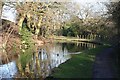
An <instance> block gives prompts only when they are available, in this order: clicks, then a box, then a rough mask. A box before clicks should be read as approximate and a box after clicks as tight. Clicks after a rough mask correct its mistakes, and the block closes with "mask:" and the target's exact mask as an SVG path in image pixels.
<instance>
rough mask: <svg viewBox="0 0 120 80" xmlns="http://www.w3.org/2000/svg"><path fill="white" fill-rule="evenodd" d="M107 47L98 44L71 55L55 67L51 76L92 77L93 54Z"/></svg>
mask: <svg viewBox="0 0 120 80" xmlns="http://www.w3.org/2000/svg"><path fill="white" fill-rule="evenodd" d="M108 47H109V46H100V47H98V48H94V49H89V50H86V51H83V52H82V53H81V54H76V55H72V58H71V59H70V60H68V61H66V62H65V63H63V64H61V65H60V66H59V67H58V68H55V69H54V71H53V74H52V75H51V76H52V77H53V78H92V68H93V62H94V61H95V55H96V54H97V53H99V52H101V51H102V50H104V49H106V48H108Z"/></svg>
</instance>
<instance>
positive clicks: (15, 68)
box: [0, 42, 98, 79]
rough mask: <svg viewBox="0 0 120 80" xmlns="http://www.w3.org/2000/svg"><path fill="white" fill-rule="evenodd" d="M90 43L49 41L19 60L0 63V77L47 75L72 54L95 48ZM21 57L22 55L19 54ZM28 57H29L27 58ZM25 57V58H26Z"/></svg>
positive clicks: (94, 45) (43, 76)
mask: <svg viewBox="0 0 120 80" xmlns="http://www.w3.org/2000/svg"><path fill="white" fill-rule="evenodd" d="M97 46H98V45H96V44H91V43H59V42H55V43H52V44H51V43H50V44H46V45H44V46H41V47H39V48H38V53H37V54H36V53H33V54H32V55H31V56H30V57H29V56H25V57H24V58H23V60H22V62H20V61H19V60H13V61H11V62H9V63H7V64H2V65H0V79H2V78H12V77H35V78H37V77H41V78H45V77H47V76H49V75H50V74H51V72H52V70H53V69H54V68H55V67H58V66H59V65H60V64H61V63H64V62H65V61H67V60H68V59H70V58H71V57H72V56H71V55H74V54H80V53H81V51H83V50H87V49H90V48H95V47H97ZM20 57H22V55H21V56H20ZM28 58H29V59H28ZM26 59H27V60H26Z"/></svg>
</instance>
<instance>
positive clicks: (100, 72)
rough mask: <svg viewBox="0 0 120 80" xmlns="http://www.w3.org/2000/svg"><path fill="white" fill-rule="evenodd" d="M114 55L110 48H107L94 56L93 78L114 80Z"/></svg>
mask: <svg viewBox="0 0 120 80" xmlns="http://www.w3.org/2000/svg"><path fill="white" fill-rule="evenodd" d="M113 60H114V53H113V49H112V48H108V49H106V50H104V51H103V52H101V53H100V54H98V55H97V56H96V61H95V63H94V69H93V78H94V80H96V78H116V75H115V70H114V68H113V65H114V63H113Z"/></svg>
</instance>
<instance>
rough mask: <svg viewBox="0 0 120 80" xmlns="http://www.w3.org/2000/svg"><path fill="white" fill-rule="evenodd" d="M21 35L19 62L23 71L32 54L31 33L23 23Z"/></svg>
mask: <svg viewBox="0 0 120 80" xmlns="http://www.w3.org/2000/svg"><path fill="white" fill-rule="evenodd" d="M20 35H21V41H22V44H21V54H20V62H21V65H22V68H23V69H25V66H26V64H27V63H28V62H29V61H30V60H31V59H32V54H33V51H34V44H33V41H32V33H31V32H30V31H29V30H28V29H27V28H26V25H25V23H23V26H22V28H21V30H20Z"/></svg>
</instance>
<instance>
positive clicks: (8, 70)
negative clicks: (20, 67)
mask: <svg viewBox="0 0 120 80" xmlns="http://www.w3.org/2000/svg"><path fill="white" fill-rule="evenodd" d="M16 73H17V67H16V63H15V61H13V62H10V63H8V64H4V65H0V79H1V78H12V77H13V76H14V75H15V74H16Z"/></svg>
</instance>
